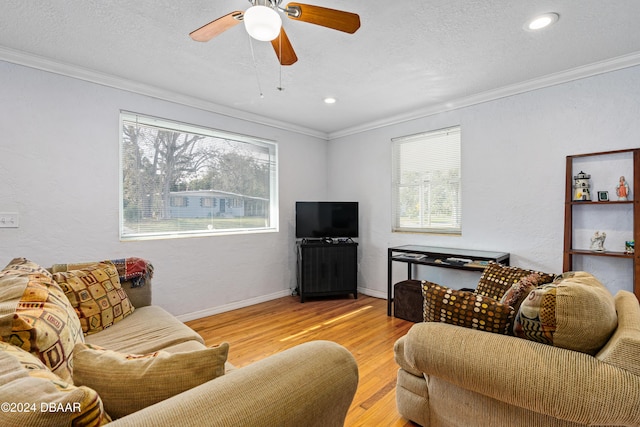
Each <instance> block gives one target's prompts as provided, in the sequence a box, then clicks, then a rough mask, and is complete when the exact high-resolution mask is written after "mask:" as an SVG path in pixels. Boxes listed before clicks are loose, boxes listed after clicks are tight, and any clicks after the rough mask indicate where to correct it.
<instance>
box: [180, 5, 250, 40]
mask: <svg viewBox="0 0 640 427" xmlns="http://www.w3.org/2000/svg"><path fill="white" fill-rule="evenodd" d="M241 21H242V12H240V11H238V10H236V11H235V12H231V13H229V14H227V15H224V16H222V17H220V18H218V19H216V20H215V21H211V22H209V23H208V24H206V25H203V26H202V27H200V28H198V29H197V30H194V31H192V32H190V33H189V36H190V37H191V38H192V39H193V40H195V41H197V42H208V41H209V40H211V39H212V38H214V37H215V36H217V35H219V34H221V33H223V32H225V31H227V30H228V29H229V28H231V27H234V26H236V25H238V24H239V23H240V22H241Z"/></svg>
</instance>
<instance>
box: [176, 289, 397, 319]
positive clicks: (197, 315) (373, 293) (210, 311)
mask: <svg viewBox="0 0 640 427" xmlns="http://www.w3.org/2000/svg"><path fill="white" fill-rule="evenodd" d="M358 292H360V293H361V294H364V295H368V296H370V297H374V298H381V299H387V293H386V292H380V291H378V290H375V289H369V288H358ZM290 295H291V289H286V290H283V291H279V292H275V293H273V294H268V295H262V296H259V297H256V298H250V299H246V300H242V301H236V302H234V303H231V304H225V305H219V306H217V307H211V308H207V309H205V310H199V311H194V312H192V313H186V314H180V315H178V316H176V317H177V318H178V320H180V321H181V322H188V321H190V320H196V319H201V318H203V317H207V316H213V315H214V314H220V313H225V312H227V311H231V310H236V309H238V308H243V307H249V306H251V305H255V304H260V303H261V302H267V301H271V300H274V299H278V298H282V297H287V296H290Z"/></svg>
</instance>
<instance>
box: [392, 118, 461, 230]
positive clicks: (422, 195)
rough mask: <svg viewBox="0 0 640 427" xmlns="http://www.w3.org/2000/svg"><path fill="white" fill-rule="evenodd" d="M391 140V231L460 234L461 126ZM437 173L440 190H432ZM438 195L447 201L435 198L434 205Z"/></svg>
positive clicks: (437, 183)
mask: <svg viewBox="0 0 640 427" xmlns="http://www.w3.org/2000/svg"><path fill="white" fill-rule="evenodd" d="M391 141H392V166H391V171H392V211H393V212H392V221H393V224H392V231H393V232H411V233H432V234H452V235H461V234H462V161H461V159H462V155H461V151H462V150H461V145H462V144H461V129H460V126H454V127H449V128H445V129H438V130H434V131H430V132H424V133H420V134H415V135H408V136H402V137H398V138H393V139H392V140H391ZM443 175H444V176H443ZM408 176H412V178H408ZM434 176H437V177H438V178H437V180H436V184H435V185H437V188H438V189H440V192H439V193H434V192H433V191H432V190H431V188H432V186H433V185H434V184H433V180H434V178H433V177H434ZM439 195H442V196H443V197H444V199H441V200H444V201H445V202H441V203H439V204H437V201H436V202H435V203H436V204H437V205H436V206H434V207H433V208H432V207H431V206H432V205H433V204H434V203H432V202H433V200H434V197H437V196H439ZM438 207H439V208H440V209H439V210H438Z"/></svg>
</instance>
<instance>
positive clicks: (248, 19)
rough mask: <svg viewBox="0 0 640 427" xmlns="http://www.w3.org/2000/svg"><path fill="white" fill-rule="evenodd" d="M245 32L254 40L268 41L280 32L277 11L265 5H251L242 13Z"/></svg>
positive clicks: (280, 19) (280, 21) (280, 22)
mask: <svg viewBox="0 0 640 427" xmlns="http://www.w3.org/2000/svg"><path fill="white" fill-rule="evenodd" d="M243 21H244V26H245V28H246V29H247V33H249V35H250V36H251V37H253V38H254V39H256V40H260V41H264V42H268V41H271V40H273V39H275V38H276V37H278V34H280V28H281V27H282V18H280V15H279V14H278V12H276V11H275V10H274V9H272V8H270V7H267V6H261V5H257V6H251V7H250V8H249V9H247V10H246V11H245V13H244V18H243Z"/></svg>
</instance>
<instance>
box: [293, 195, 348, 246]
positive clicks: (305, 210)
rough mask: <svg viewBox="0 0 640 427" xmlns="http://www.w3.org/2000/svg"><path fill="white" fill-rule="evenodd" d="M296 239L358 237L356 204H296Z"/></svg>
mask: <svg viewBox="0 0 640 427" xmlns="http://www.w3.org/2000/svg"><path fill="white" fill-rule="evenodd" d="M296 237H297V238H299V239H332V238H341V237H348V238H352V237H358V202H296Z"/></svg>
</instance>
